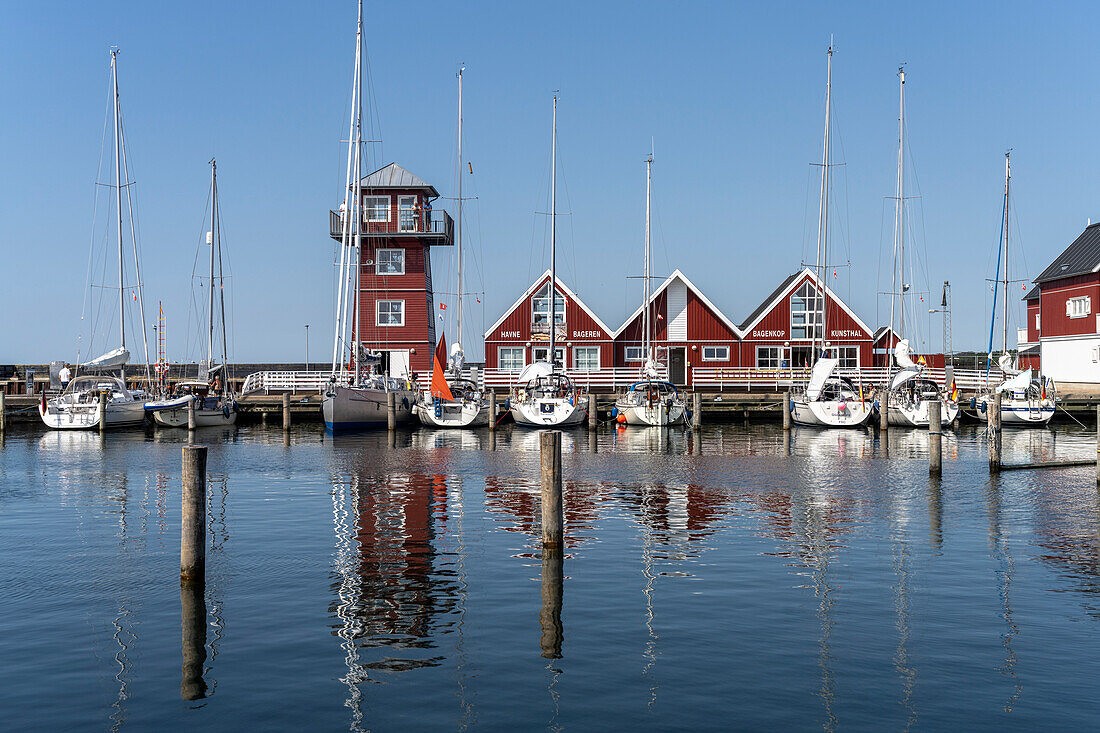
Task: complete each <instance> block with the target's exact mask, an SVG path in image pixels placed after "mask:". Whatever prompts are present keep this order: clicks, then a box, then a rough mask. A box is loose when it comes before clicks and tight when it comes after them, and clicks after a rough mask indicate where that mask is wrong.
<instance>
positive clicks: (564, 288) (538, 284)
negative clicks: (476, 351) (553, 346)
mask: <svg viewBox="0 0 1100 733" xmlns="http://www.w3.org/2000/svg"><path fill="white" fill-rule="evenodd" d="M549 279H550V270H546V271H545V272H543V273H542V274H541V275H539V276H538V277H537V278H535V281H534V282H533V283H531V285H530V287H528V288H527V290H525V291H524V292H523V295H521V296H519V298H518V299H517V300H516V302H515V303H512V305H511V306H509V307H508V308H507V309H506V310H505V311H504V313H502V314H501V316H500V318H498V319H497V320H496V322H495V323H493V325H491V326H489V328H488V329H487V330H486V331H485V333H484V335H483V337H484V338H485V339H488V338H489V337H490V336H491V335H492V333H493V331H496V330H497V329H498V328H500V325H501V324H502V323H504V321H505V320H507V318H508V316H510V315H511V314H512V313H514V312H515V310H516V308H519V306H520V305H521V304H522V303H523V301H525V300H527V299H528V298H530V297H531V296H532V295H534V294H535V292H537V291H538V290H540V289H541V288H542V286H543V285H545V284H546V282H547V281H548V280H549ZM557 289H558V290H560V291H561V292H562V293H564V294H565V297H567V298H569V300H571V301H573V302H574V303H576V304H577V306H578V307H579V308H580V309H581V310H582V311H584V312H585V313H586V314H588V317H589V318H591V319H592V320H593V321H594V322H595V323H596V325H597V326H599V327H600V329H602V330H603V332H604V333H606V334H607V335H608V336H609V337H613V336H614V335H615V332H613V331H612V330H611V329H610V328H608V327H607V324H605V323H604V322H603V320H602V319H601V318H600V317H599V316H597V315H596V314H595V313H593V312H592V309H591V308H589V307H588V306H587V305H586V304H585V302H584V301H583V300H581V299H580V298H579V297H578V296H577V294H576V293H574V292H573V291H572V290H571V289H570V288H569V286H568V285H566V284H565V283H564V282H562V279H561V278H560V277H559V278H557Z"/></svg>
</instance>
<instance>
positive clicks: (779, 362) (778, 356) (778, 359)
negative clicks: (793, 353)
mask: <svg viewBox="0 0 1100 733" xmlns="http://www.w3.org/2000/svg"><path fill="white" fill-rule="evenodd" d="M762 351H767V352H774V354H775V365H774V366H772V365H770V364H761V363H760V353H761V352H762ZM768 361H771V356H770V355H769V358H768ZM755 365H756V368H757V369H780V368H782V366H783V347H782V346H765V345H761V346H757V347H756V361H755Z"/></svg>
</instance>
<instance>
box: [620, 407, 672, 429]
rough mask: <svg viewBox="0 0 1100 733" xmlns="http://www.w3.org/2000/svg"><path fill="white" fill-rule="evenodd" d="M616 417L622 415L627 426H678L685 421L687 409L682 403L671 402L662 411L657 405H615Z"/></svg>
mask: <svg viewBox="0 0 1100 733" xmlns="http://www.w3.org/2000/svg"><path fill="white" fill-rule="evenodd" d="M615 410H616V416H618V415H623V416H624V417H625V418H626V424H627V425H647V426H649V427H659V426H665V425H679V424H680V423H683V422H685V421H686V420H687V407H686V406H685V405H684V403H683V402H673V403H672V405H671V406H666V408H665V409H664V410H662V409H660V406H658V405H653V406H649V405H626V404H623V405H620V404H618V403H616V404H615Z"/></svg>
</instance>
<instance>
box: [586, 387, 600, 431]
mask: <svg viewBox="0 0 1100 733" xmlns="http://www.w3.org/2000/svg"><path fill="white" fill-rule="evenodd" d="M599 418H600V416H599V413H597V412H596V395H594V394H590V395H588V429H589V430H595V429H596V423H597V422H598V421H599Z"/></svg>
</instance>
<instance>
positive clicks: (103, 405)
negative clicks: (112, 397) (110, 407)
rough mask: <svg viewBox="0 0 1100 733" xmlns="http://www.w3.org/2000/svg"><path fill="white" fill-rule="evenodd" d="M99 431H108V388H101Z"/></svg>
mask: <svg viewBox="0 0 1100 733" xmlns="http://www.w3.org/2000/svg"><path fill="white" fill-rule="evenodd" d="M99 432H101V433H105V432H107V390H105V389H101V390H99Z"/></svg>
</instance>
